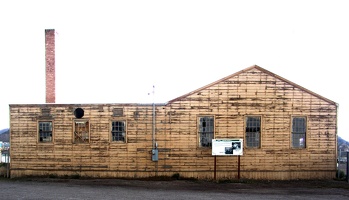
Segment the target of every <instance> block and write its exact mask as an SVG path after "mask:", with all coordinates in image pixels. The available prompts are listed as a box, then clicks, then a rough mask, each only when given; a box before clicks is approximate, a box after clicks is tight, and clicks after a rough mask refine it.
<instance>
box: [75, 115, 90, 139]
mask: <svg viewBox="0 0 349 200" xmlns="http://www.w3.org/2000/svg"><path fill="white" fill-rule="evenodd" d="M89 141H90V123H89V122H88V121H87V120H74V143H88V142H89Z"/></svg>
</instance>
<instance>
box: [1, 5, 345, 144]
mask: <svg viewBox="0 0 349 200" xmlns="http://www.w3.org/2000/svg"><path fill="white" fill-rule="evenodd" d="M348 8H349V1H347V0H342V1H338V0H337V1H336V0H328V1H321V0H316V1H307V0H300V1H298V0H291V1H285V0H284V1H268V0H263V1H258V0H255V1H248V0H243V1H218V0H212V1H204V0H198V1H191V0H184V1H181V0H176V1H174V0H173V1H165V0H159V1H152V0H146V1H144V0H142V1H132V0H127V1H103V0H98V1H97V0H95V1H64V0H60V1H58V0H57V1H53V0H52V1H50V0H43V1H35V0H32V1H26V0H22V1H16V0H12V1H0V22H1V23H0V25H1V26H0V95H1V96H0V129H3V128H8V127H9V117H8V116H9V112H8V104H17V103H21V104H22V103H23V104H27V103H45V38H44V33H45V31H44V30H45V29H50V28H53V29H55V30H56V32H57V33H56V102H57V103H145V102H152V97H151V96H148V95H147V94H148V93H149V92H151V91H152V86H153V85H155V101H156V102H159V103H165V102H167V101H169V100H171V99H174V98H176V97H178V96H181V95H183V94H186V93H188V92H190V91H192V90H195V89H197V88H199V87H202V86H204V85H207V84H209V83H211V82H213V81H216V80H218V79H220V78H223V77H225V76H228V75H230V74H233V73H235V72H237V71H240V70H242V69H244V68H247V67H250V66H252V65H254V64H256V65H259V66H261V67H263V68H265V69H267V70H269V71H271V72H273V73H275V74H278V75H280V76H282V77H284V78H286V79H288V80H290V81H292V82H294V83H297V84H299V85H301V86H303V87H305V88H307V89H309V90H311V91H313V92H315V93H318V94H320V95H322V96H324V97H326V98H329V99H331V100H333V101H335V102H337V103H338V104H339V116H338V119H339V127H338V133H339V135H340V136H341V137H343V138H345V139H346V140H349V133H348V132H347V131H346V130H345V121H348V120H349V118H348V117H347V116H348V113H349V97H348V95H347V94H346V93H347V91H348V90H347V87H346V86H345V85H347V86H348V83H347V82H348V78H347V75H346V73H345V72H346V71H345V70H346V68H348V58H349V12H348Z"/></svg>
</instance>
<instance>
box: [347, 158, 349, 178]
mask: <svg viewBox="0 0 349 200" xmlns="http://www.w3.org/2000/svg"><path fill="white" fill-rule="evenodd" d="M347 182H348V183H349V152H347Z"/></svg>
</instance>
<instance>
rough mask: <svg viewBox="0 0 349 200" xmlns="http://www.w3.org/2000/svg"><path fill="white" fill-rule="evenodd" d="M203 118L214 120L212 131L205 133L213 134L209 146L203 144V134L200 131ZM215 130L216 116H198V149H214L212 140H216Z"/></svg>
mask: <svg viewBox="0 0 349 200" xmlns="http://www.w3.org/2000/svg"><path fill="white" fill-rule="evenodd" d="M201 118H212V119H213V123H212V131H205V132H206V133H212V137H211V141H208V144H211V145H208V146H203V145H202V143H201V137H202V136H201V134H202V133H203V132H201V131H200V125H201V124H200V119H201ZM215 130H216V118H215V116H214V115H199V116H197V135H198V147H200V148H212V139H215V135H216V134H215Z"/></svg>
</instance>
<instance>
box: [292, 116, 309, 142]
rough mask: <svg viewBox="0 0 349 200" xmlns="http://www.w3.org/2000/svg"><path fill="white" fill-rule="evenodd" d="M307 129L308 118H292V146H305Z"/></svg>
mask: <svg viewBox="0 0 349 200" xmlns="http://www.w3.org/2000/svg"><path fill="white" fill-rule="evenodd" d="M306 130H307V119H306V118H305V117H293V118H292V147H293V148H305V139H306V138H305V136H306Z"/></svg>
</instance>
